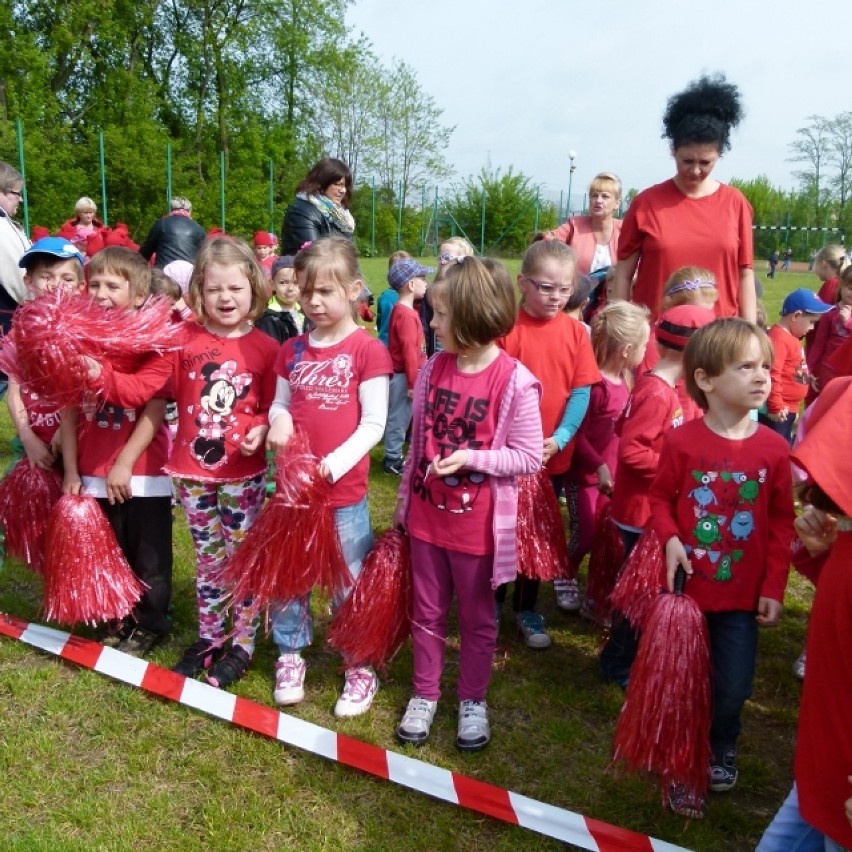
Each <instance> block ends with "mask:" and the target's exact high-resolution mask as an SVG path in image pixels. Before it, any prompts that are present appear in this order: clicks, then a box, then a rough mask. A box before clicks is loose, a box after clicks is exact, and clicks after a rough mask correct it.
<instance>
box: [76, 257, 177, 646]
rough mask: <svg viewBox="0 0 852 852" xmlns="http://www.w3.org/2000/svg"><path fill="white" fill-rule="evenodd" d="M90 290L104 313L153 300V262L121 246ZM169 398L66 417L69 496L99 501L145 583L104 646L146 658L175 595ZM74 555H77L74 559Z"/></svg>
mask: <svg viewBox="0 0 852 852" xmlns="http://www.w3.org/2000/svg"><path fill="white" fill-rule="evenodd" d="M88 279H89V282H88V290H89V294H90V296H91V297H92V299H93V300H94V301H95V302H96V303H97V304H98V305H100V306H101V307H102V308H103V309H104V310H111V311H128V310H135V309H137V308H139V307H140V306H141V305H142V304H143V303H144V302H145V300H146V299H147V298H148V297H149V296H150V289H151V274H150V268H149V267H148V264H147V263H146V262H145V261H144V259H143V258H142V257H141V256H140V255H138V254H137V253H136V252H134V251H131V250H130V249H127V248H123V247H120V246H111V247H109V248H106V249H104V250H103V251H101V252H98V254H97V255H96V256H95V257H94V258H92V260H91V261H90V263H89V268H88ZM165 407H166V403H165V400H158V399H155V400H150V401H144V400H143V401H141V402H140V403H139V404H138V405H136V406H132V407H127V408H124V407H119V406H116V405H111V404H108V403H107V404H104V405H95V404H84V405H83V406H81V407H80V408H76V407H71V408H68V409H66V410H65V411H64V412H63V414H62V426H61V435H62V456H63V464H64V469H65V474H64V484H63V490H64V492H65V493H66V494H80V493H81V492H84V493H86V494H88V495H90V496H92V497H96V498H97V499H98V503H99V504H100V506H101V509H102V510H103V512H104V514H105V515H106V516H107V519H108V521H109V523H110V526H111V527H112V529H113V532H115V536H116V539H117V540H118V543H119V545H120V547H121V549H122V551H123V553H124V555H125V557H126V558H127V561H128V563H129V564H130V567H131V568H132V569H133V572H134V574H136V576H137V577H138V578H139V579H140V580H141V581H142V582H143V583H144V585H145V586H146V590H145V593H144V594H143V596H142V598H141V599H140V601H139V603H138V604H137V605H136V607H135V608H134V610H133V612H132V613H131V615H130V616H128V617H127V618H125V619H124V620H123V621H122V622H120V623H117V624H111V625H110V626H109V628H108V632H107V635H106V637H105V638H104V643H105V644H108V645H112V646H117V647H118V648H119V650H121V651H124V652H126V653H130V654H138V655H144V654H146V653H148V652H149V651H150V650H151V649H152V648H153V647H154V646H155V645H156V644H157V643H158V642H160V641H162V639H163V638H164V637H165V636H166V635H167V634H168V633H169V630H170V629H171V618H170V616H169V607H170V605H171V592H172V515H171V481H170V479H169V477H168V476H167V475H166V474H165V473H164V472H163V465H164V464H165V462H166V458H167V456H168V443H167V439H166V432H165V428H164V427H163V419H164V416H165ZM68 558H72V555H71V554H69V555H68Z"/></svg>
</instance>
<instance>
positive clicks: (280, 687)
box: [272, 654, 307, 706]
mask: <svg viewBox="0 0 852 852" xmlns="http://www.w3.org/2000/svg"><path fill="white" fill-rule="evenodd" d="M306 669H307V666H306V665H305V661H304V660H303V659H302V655H301V654H282V655H281V656H280V657H279V658H278V660H277V662H276V663H275V691H274V692H273V693H272V697H273V698H274V699H275V703H276V704H281V705H284V706H286V705H289V704H298V703H299V702H300V701H301V700H302V699H303V698H304V697H305V670H306Z"/></svg>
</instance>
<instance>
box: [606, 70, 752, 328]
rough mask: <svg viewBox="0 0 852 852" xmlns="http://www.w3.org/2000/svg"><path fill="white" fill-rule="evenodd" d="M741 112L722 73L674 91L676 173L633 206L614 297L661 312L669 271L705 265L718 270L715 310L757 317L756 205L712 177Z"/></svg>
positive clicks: (667, 125) (669, 116)
mask: <svg viewBox="0 0 852 852" xmlns="http://www.w3.org/2000/svg"><path fill="white" fill-rule="evenodd" d="M742 115H743V110H742V106H741V104H740V94H739V91H738V89H737V87H736V86H734V85H733V84H731V83H728V82H727V81H726V79H725V77H724V76H723V75H721V74H720V75H716V76H712V77H706V76H704V77H701V78H700V79H698V80H696V81H694V82H692V83H690V85H689V86H688V87H687V88H686V89H684V90H683V91H682V92H679V93H678V94H676V95H674V96H672V97H671V98H669V102H668V106H667V108H666V112H665V115H664V116H663V129H664V130H663V138H664V139H668V140H669V141H670V143H671V151H672V156H673V157H674V160H675V165H676V174H675V176H674V177H673V178H671V179H670V180H667V181H664V182H663V183H659V184H656V185H655V186H652V187H650V188H649V189H646V190H644V191H643V192H640V193H639V195H637V196H636V198H635V199H634V200H633V203H632V204H631V205H630V207H629V209H628V211H627V215H626V216H625V218H624V225H623V226H622V229H621V238H620V240H619V244H618V268H617V271H616V279H615V297H616V298H620V299H630V298H632V300H633V301H634V302H637V303H639V304H643V305H647V306H648V307H649V308H650V309H651V312H652V313H653V314H654V315H655V316H656V315H657V314H658V313H659V309H660V299H661V297H662V290H663V284H664V283H665V281H666V279H667V278H668V277H669V275H671V273H672V272H673V271H674V270H676V269H679V268H680V267H682V266H700V267H703V268H706V269H709V270H711V271H712V272H713V275H714V277H715V282H716V288H717V290H718V292H719V299H718V301H717V303H716V308H715V310H716V314H717V315H718V316H721V317H725V316H741V317H744V318H745V319H748V320H750V321H752V322H753V321H754V319H755V311H756V296H755V289H754V270H753V265H754V249H753V245H752V231H751V226H752V209H751V206H750V205H749V203H748V201H747V200H746V199H745V197H744V196H743V194H742V193H741V192H739V190H737V189H734V188H733V187H731V186H728V185H726V184H723V183H719V181H717V180H714V179H713V177H712V172H713V168H714V167H715V165H716V163H717V162H718V161H719V158H720V157H721V156H722V155H723V154H724V153H725V151H727V150H729V149H730V147H731V144H730V135H731V130H732V129H733V128H734V127H736V126H737V124H739V122H740V119H741V118H742ZM637 267H638V270H637ZM634 273H635V275H636V280H635V282H633V276H634ZM631 282H633V291H632V296H631V289H630V287H631Z"/></svg>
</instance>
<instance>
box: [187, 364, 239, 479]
mask: <svg viewBox="0 0 852 852" xmlns="http://www.w3.org/2000/svg"><path fill="white" fill-rule="evenodd" d="M237 370H238V366H237V362H236V361H225V362H224V363H222V364H216V363H208V364H205V365H204V367H202V369H201V375H202V376H203V377H204V379H205V380H206V384H205V385H204V387H203V388H202V389H201V396H200V399H199V411H198V413H197V416H196V418H195V423H196V425H197V426H198V437H197V438H196V439H195V440H194V441H193V442H192V455H193V457H194V458H195V459H196V460H197V461H198V463H199V464H200V465H201V466H202V467H203V468H206V469H207V470H216V469H217V468H219V467H221V466H222V465H223V464H225V462H226V460H227V458H226V456H227V452H226V449H225V439H226V438H230V439H231V440H236V441H239V440H240V439H241V435H240V434H239V433H238V432H234V431H233V430H234V429H235V428H236V426H237V422H238V421H237V418H236V416H235V415H234V408H235V407H236V404H237V401H238V400H240V399H242V398H243V397H245V396H246V394H248V392H249V386H250V385H251V378H252V377H251V373H239V372H237ZM229 433H230V434H229Z"/></svg>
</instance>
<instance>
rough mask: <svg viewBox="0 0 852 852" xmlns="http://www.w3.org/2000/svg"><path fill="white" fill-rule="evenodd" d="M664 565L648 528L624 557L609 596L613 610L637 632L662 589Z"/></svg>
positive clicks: (642, 625)
mask: <svg viewBox="0 0 852 852" xmlns="http://www.w3.org/2000/svg"><path fill="white" fill-rule="evenodd" d="M664 564H665V563H664V560H663V549H662V548H661V547H660V540H659V538H657V534H656V533H655V532H654V530H653V529H651V528H648V529H646V530H645V532H643V533H642V535H641V536H640V537H639V541H637V542H636V546H635V547H634V548H633V550H632V551H631V552H630V556H628V557H627V562H626V563H625V564H624V570H623V571H622V572H621V576H620V577H619V578H618V580H617V582H616V584H615V588H614V589H613V591H612V594H611V595H610V602H611V603H612V608H613V609H614V610H618V611H619V612H621V613H623V614H624V615H625V616H626V617H627V620H628V621H629V622H630V623H631V624H632V625H633V626H634V627H635V628H636V629H637V630H643V629H644V626H645V620H646V619H647V617H648V612H649V610H650V608H651V606H652V604H653V603H654V601H655V600H656V599H657V598H658V597H659V596H660V592H662V591H663V589H664V586H663V582H662V578H663V566H664Z"/></svg>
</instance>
